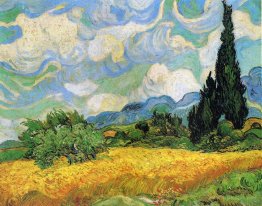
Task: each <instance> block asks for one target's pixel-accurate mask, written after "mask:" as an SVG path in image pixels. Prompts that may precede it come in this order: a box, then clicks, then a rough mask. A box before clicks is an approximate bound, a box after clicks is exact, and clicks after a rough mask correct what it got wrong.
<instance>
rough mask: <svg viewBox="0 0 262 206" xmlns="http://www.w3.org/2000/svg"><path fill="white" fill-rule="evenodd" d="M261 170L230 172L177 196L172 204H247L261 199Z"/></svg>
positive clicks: (188, 205)
mask: <svg viewBox="0 0 262 206" xmlns="http://www.w3.org/2000/svg"><path fill="white" fill-rule="evenodd" d="M261 193H262V170H257V171H253V172H242V173H237V172H236V173H232V174H229V175H226V176H224V177H222V178H220V179H219V180H217V181H214V182H213V183H212V184H209V185H207V186H205V187H201V188H198V189H195V190H193V191H191V192H190V193H188V194H185V195H182V196H180V197H177V198H176V200H174V201H173V204H172V205H173V206H177V205H179V206H190V205H200V206H202V205H203V206H204V205H249V206H257V205H260V203H261V201H262V196H261Z"/></svg>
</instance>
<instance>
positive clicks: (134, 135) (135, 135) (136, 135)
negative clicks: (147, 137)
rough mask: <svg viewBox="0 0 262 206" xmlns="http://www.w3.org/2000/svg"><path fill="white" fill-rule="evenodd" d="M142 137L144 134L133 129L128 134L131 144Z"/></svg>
mask: <svg viewBox="0 0 262 206" xmlns="http://www.w3.org/2000/svg"><path fill="white" fill-rule="evenodd" d="M143 137H144V133H143V132H142V131H141V130H137V129H134V130H132V131H131V132H129V134H128V139H129V140H130V141H131V142H137V141H139V140H141V139H142V138H143Z"/></svg>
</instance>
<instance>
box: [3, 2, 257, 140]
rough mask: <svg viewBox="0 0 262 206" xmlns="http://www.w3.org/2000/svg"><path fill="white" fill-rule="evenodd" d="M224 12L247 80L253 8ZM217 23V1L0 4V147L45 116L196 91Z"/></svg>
mask: <svg viewBox="0 0 262 206" xmlns="http://www.w3.org/2000/svg"><path fill="white" fill-rule="evenodd" d="M227 2H228V4H231V5H232V6H233V21H234V25H235V37H236V41H235V43H236V50H237V56H238V60H239V63H240V67H241V70H242V74H243V75H248V73H249V71H250V69H252V68H253V67H257V66H261V31H260V29H261V27H260V24H261V1H260V0H248V1H247V0H228V1H227ZM222 15H223V6H222V3H221V1H220V0H212V1H211V0H165V1H164V0H45V1H44V0H0V51H1V52H0V120H1V121H0V123H1V125H2V126H1V127H0V138H2V139H5V138H7V136H9V137H10V136H11V137H14V138H15V136H16V135H17V132H18V130H19V129H17V128H19V127H18V125H19V123H20V122H21V121H22V120H23V118H26V117H28V118H41V117H43V116H44V115H45V114H46V112H48V111H50V110H51V109H52V108H53V107H58V108H64V109H77V110H78V111H79V112H81V113H83V114H84V115H85V116H88V115H94V114H97V113H99V112H102V111H117V110H120V109H121V108H122V107H123V106H124V105H125V104H126V103H128V102H133V101H142V100H145V99H147V98H148V97H151V96H160V95H169V96H171V97H172V98H174V99H175V101H178V100H179V99H181V98H182V97H183V95H184V94H185V93H188V92H193V91H199V89H200V88H201V86H202V85H203V83H204V80H205V77H206V76H207V74H208V73H209V71H213V70H214V66H215V60H216V54H217V50H218V48H219V46H220V34H221V31H222V30H223V26H222V23H221V21H222Z"/></svg>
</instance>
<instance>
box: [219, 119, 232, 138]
mask: <svg viewBox="0 0 262 206" xmlns="http://www.w3.org/2000/svg"><path fill="white" fill-rule="evenodd" d="M233 129H234V125H233V124H232V123H231V122H229V121H226V120H225V121H222V122H220V123H219V124H218V127H217V134H218V135H220V136H222V137H225V136H228V135H230V134H231V133H232V131H233Z"/></svg>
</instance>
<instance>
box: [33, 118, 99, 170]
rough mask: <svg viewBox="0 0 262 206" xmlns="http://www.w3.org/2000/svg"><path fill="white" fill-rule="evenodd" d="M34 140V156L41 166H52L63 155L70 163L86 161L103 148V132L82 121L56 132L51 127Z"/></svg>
mask: <svg viewBox="0 0 262 206" xmlns="http://www.w3.org/2000/svg"><path fill="white" fill-rule="evenodd" d="M32 140H33V141H34V148H32V150H33V153H32V158H33V159H35V160H36V164H37V165H39V166H40V167H41V168H46V167H49V166H52V165H53V163H54V161H55V160H56V159H57V158H59V157H61V156H65V157H67V158H68V161H69V163H70V164H71V163H75V162H84V161H86V160H88V159H90V158H95V157H96V154H97V153H98V152H99V151H101V150H103V137H102V134H101V133H100V132H98V131H95V130H94V128H93V127H91V126H90V125H84V124H81V123H80V124H76V125H74V126H73V127H72V128H70V127H61V128H60V129H59V130H57V131H56V132H54V131H53V130H51V129H50V130H47V131H46V132H41V133H39V134H37V135H36V136H35V137H34V138H32Z"/></svg>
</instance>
